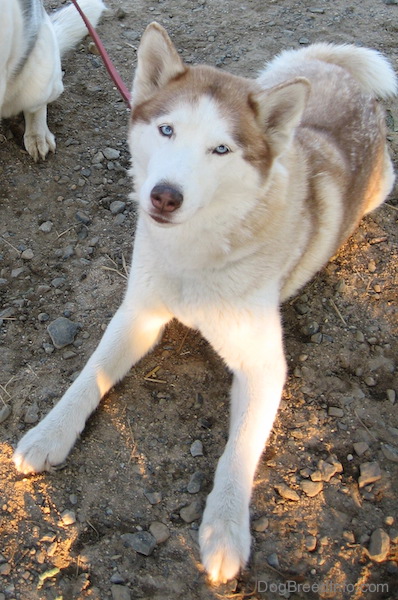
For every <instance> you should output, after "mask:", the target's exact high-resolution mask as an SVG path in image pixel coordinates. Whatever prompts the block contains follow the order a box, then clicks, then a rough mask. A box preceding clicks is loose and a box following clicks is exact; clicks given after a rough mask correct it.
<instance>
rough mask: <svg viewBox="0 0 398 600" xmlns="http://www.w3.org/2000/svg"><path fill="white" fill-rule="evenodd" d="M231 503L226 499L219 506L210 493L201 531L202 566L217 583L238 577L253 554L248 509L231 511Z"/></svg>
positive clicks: (242, 508) (242, 507) (211, 579)
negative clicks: (251, 552)
mask: <svg viewBox="0 0 398 600" xmlns="http://www.w3.org/2000/svg"><path fill="white" fill-rule="evenodd" d="M229 500H230V498H229V499H228V498H224V501H223V502H222V503H221V505H220V504H219V503H218V502H217V501H216V502H214V501H213V497H212V494H210V495H209V497H208V499H207V504H206V509H205V512H204V515H203V520H202V524H201V526H200V528H199V544H200V553H201V558H202V563H203V565H204V567H205V569H206V571H207V574H208V576H209V579H210V581H211V582H212V583H214V584H220V583H225V582H227V581H228V580H230V579H232V578H233V577H236V575H238V573H239V571H240V570H241V569H242V568H243V567H244V566H245V565H246V563H247V561H248V559H249V555H250V545H251V536H250V525H249V509H248V507H244V506H241V509H240V510H238V511H236V510H228V506H232V505H233V504H234V503H231V505H230V504H229ZM229 513H230V514H229Z"/></svg>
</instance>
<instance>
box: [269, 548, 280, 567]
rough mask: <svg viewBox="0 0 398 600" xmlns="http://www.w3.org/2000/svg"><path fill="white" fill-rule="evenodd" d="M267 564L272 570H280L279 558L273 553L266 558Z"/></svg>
mask: <svg viewBox="0 0 398 600" xmlns="http://www.w3.org/2000/svg"><path fill="white" fill-rule="evenodd" d="M267 563H268V564H269V565H270V566H271V567H273V568H274V569H279V568H280V563H279V558H278V555H277V554H276V553H275V552H273V553H272V554H270V555H269V556H267Z"/></svg>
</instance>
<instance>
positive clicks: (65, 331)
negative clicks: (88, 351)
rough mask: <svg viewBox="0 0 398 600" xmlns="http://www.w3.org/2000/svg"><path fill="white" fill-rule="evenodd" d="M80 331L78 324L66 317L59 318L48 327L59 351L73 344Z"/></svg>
mask: <svg viewBox="0 0 398 600" xmlns="http://www.w3.org/2000/svg"><path fill="white" fill-rule="evenodd" d="M79 329H80V327H79V325H78V324H77V323H74V322H73V321H70V320H69V319H67V318H66V317H58V319H55V321H52V322H51V323H50V324H49V325H48V327H47V331H48V333H49V335H50V338H51V341H52V343H53V344H54V346H55V347H56V348H58V349H60V348H63V347H64V346H68V345H69V344H72V343H73V341H74V339H75V336H76V334H77V332H78V331H79Z"/></svg>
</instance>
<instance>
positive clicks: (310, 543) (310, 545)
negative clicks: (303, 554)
mask: <svg viewBox="0 0 398 600" xmlns="http://www.w3.org/2000/svg"><path fill="white" fill-rule="evenodd" d="M316 543H317V540H316V537H315V536H314V535H308V536H307V537H306V538H305V547H306V549H307V550H308V552H313V551H314V550H315V549H316Z"/></svg>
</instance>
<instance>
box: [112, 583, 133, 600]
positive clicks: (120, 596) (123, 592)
mask: <svg viewBox="0 0 398 600" xmlns="http://www.w3.org/2000/svg"><path fill="white" fill-rule="evenodd" d="M111 592H112V600H131V592H130V590H129V588H128V587H126V586H125V585H112V587H111Z"/></svg>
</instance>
